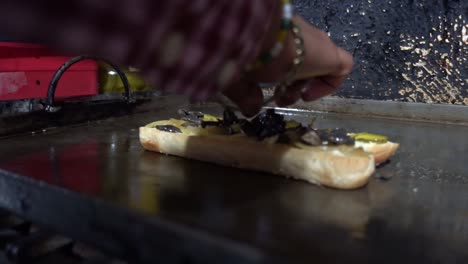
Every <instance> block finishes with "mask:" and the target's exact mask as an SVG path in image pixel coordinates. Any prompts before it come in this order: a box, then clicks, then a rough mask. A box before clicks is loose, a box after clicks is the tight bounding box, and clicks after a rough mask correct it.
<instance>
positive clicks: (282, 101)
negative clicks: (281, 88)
mask: <svg viewBox="0 0 468 264" xmlns="http://www.w3.org/2000/svg"><path fill="white" fill-rule="evenodd" d="M307 82H308V81H305V80H301V81H296V82H294V83H293V84H292V85H291V86H289V87H288V90H287V92H286V93H285V94H282V95H280V94H278V91H275V93H276V94H275V95H274V96H275V97H276V104H277V105H278V106H280V107H281V106H288V105H291V104H293V103H295V102H296V101H297V100H299V99H300V98H301V96H302V90H303V89H304V86H305V85H306V84H307Z"/></svg>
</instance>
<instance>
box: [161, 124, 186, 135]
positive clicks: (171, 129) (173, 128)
mask: <svg viewBox="0 0 468 264" xmlns="http://www.w3.org/2000/svg"><path fill="white" fill-rule="evenodd" d="M156 129H158V130H161V131H164V132H171V133H182V130H180V128H178V127H176V126H173V125H161V126H156Z"/></svg>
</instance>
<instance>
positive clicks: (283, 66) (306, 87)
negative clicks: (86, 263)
mask: <svg viewBox="0 0 468 264" xmlns="http://www.w3.org/2000/svg"><path fill="white" fill-rule="evenodd" d="M293 21H294V23H295V24H296V25H297V26H298V27H299V28H300V29H301V32H302V37H303V40H304V50H305V57H304V62H303V64H302V66H301V67H300V69H299V71H298V72H297V74H296V76H295V78H294V79H295V82H294V83H293V84H292V85H291V86H289V87H288V89H287V91H286V93H284V94H282V95H275V96H276V98H275V101H276V104H277V105H278V106H287V105H291V104H293V103H295V102H296V101H297V100H299V99H302V100H304V101H312V100H316V99H319V98H321V97H323V96H326V95H329V94H331V93H333V92H334V91H335V90H336V89H337V88H338V87H339V86H340V85H341V84H342V83H343V81H344V80H345V79H346V78H347V76H348V74H349V73H350V72H351V70H352V67H353V58H352V56H351V54H350V53H348V52H347V51H345V50H343V49H341V48H339V47H337V46H336V45H335V44H334V43H333V41H332V40H331V39H330V38H329V37H328V35H327V34H326V33H325V32H323V31H321V30H319V29H317V28H315V27H314V26H312V25H310V24H309V23H307V22H306V21H304V20H303V19H302V18H301V17H299V16H296V17H294V19H293ZM272 28H278V25H277V24H275V23H272ZM271 33H272V34H275V31H274V30H271ZM265 41H266V42H269V44H267V45H266V46H268V45H270V46H271V45H273V44H272V43H274V38H272V37H267V38H266V40H265ZM294 57H295V48H294V43H293V39H292V36H290V37H289V39H288V41H287V43H286V45H285V48H284V50H283V52H282V53H281V54H280V55H279V56H278V57H277V58H275V59H274V60H273V61H272V62H270V64H268V65H267V66H266V67H265V68H264V69H262V70H261V71H259V72H256V73H255V74H253V75H252V76H250V77H251V78H249V79H248V80H242V81H240V82H238V83H236V84H234V85H232V86H230V87H228V88H227V89H226V90H225V91H224V94H225V95H226V96H227V97H228V98H230V99H231V100H232V101H233V102H234V103H236V104H237V105H238V106H239V108H240V109H241V111H242V112H243V113H244V114H245V115H247V116H252V115H255V114H256V113H258V111H259V110H260V108H261V106H262V103H263V93H262V91H261V89H260V87H259V86H258V84H257V83H259V82H266V83H268V82H277V81H280V80H281V79H282V78H283V76H284V75H285V74H286V73H287V72H288V71H289V69H290V64H291V62H292V60H293V59H294Z"/></svg>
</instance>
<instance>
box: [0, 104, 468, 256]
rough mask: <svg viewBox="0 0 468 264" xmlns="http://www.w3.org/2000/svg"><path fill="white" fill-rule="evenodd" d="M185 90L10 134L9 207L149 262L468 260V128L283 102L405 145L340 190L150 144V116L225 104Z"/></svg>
mask: <svg viewBox="0 0 468 264" xmlns="http://www.w3.org/2000/svg"><path fill="white" fill-rule="evenodd" d="M175 102H179V101H171V100H170V99H168V100H166V104H167V105H166V106H167V107H166V106H161V105H160V107H159V108H158V110H154V111H150V112H146V113H138V114H132V115H129V116H125V117H121V118H114V119H108V120H105V121H99V122H93V123H89V124H86V125H78V126H73V127H64V128H57V129H51V130H47V131H44V132H38V133H35V134H31V133H28V134H25V135H18V136H14V137H9V138H4V139H1V140H0V169H1V170H2V171H0V174H1V175H0V176H1V177H0V206H1V207H4V208H7V209H9V210H12V211H14V212H16V213H18V214H20V215H22V216H25V217H27V218H30V219H33V220H35V221H38V222H40V223H42V224H44V225H46V226H48V227H50V228H52V229H57V230H58V231H61V232H64V233H67V234H68V235H71V236H72V237H74V238H77V239H81V240H84V241H88V242H92V243H94V244H95V245H99V246H101V247H104V248H105V249H106V250H107V251H109V252H111V253H114V254H120V255H122V256H124V257H129V256H131V257H132V258H133V259H138V260H140V261H141V262H147V263H151V260H153V261H154V260H155V259H156V258H157V259H159V260H164V261H163V262H162V263H204V262H205V261H215V262H219V261H220V260H223V261H222V262H226V263H228V261H231V263H240V262H246V263H273V262H272V261H273V260H274V261H278V262H282V261H284V262H288V263H293V262H298V263H310V262H311V261H318V262H327V263H338V262H344V261H346V262H347V263H349V262H351V263H374V262H376V261H378V262H379V263H394V262H396V261H402V260H403V261H405V262H406V261H408V262H409V261H420V262H424V263H441V262H443V263H466V261H467V260H468V252H467V251H466V245H468V163H467V161H468V160H467V153H468V136H467V135H468V127H467V126H462V125H448V124H435V123H422V122H411V121H398V120H389V119H377V118H365V117H359V116H353V115H346V114H332V113H321V112H311V111H293V110H290V111H289V110H281V109H280V110H279V111H280V112H283V113H285V114H287V115H288V116H290V117H291V118H295V119H298V120H301V121H303V122H309V121H310V120H311V119H312V118H315V119H316V121H315V124H316V125H317V126H318V127H323V128H327V127H328V128H332V127H344V128H346V129H348V130H350V131H368V132H375V133H382V134H385V135H388V136H389V137H390V139H391V140H393V141H397V142H400V143H401V147H400V149H399V150H398V152H397V154H396V156H395V157H394V158H392V160H391V162H390V163H388V164H385V165H383V166H381V167H379V169H378V170H377V172H376V174H375V176H374V177H373V179H372V180H371V181H370V183H369V184H368V185H367V186H366V187H365V188H361V189H359V190H354V191H341V190H333V189H328V188H323V187H319V186H315V185H311V184H308V183H305V182H301V181H295V180H288V179H285V178H282V177H279V176H274V175H269V174H266V173H259V172H253V171H244V170H240V169H234V168H227V167H222V166H217V165H214V164H209V163H204V162H198V161H192V160H187V159H183V158H179V157H173V156H167V155H161V154H157V153H150V152H147V151H144V150H143V149H142V148H141V146H140V145H139V141H138V127H139V126H141V125H144V124H147V123H149V122H151V121H154V120H157V119H161V118H169V117H173V116H174V115H176V110H177V108H179V107H186V108H188V109H193V110H201V111H205V112H208V113H213V114H219V113H221V109H220V108H219V107H218V106H216V105H210V104H207V105H202V106H200V105H197V106H195V105H184V104H179V103H175ZM175 238H177V239H175ZM183 261H187V262H183ZM215 262H213V263H215ZM205 263H206V262H205Z"/></svg>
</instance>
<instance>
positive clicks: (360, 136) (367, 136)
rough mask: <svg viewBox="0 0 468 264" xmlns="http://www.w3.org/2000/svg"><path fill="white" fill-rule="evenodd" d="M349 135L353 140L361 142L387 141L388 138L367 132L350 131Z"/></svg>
mask: <svg viewBox="0 0 468 264" xmlns="http://www.w3.org/2000/svg"><path fill="white" fill-rule="evenodd" d="M349 136H350V137H352V138H354V140H356V141H362V142H374V143H387V141H388V138H387V137H386V136H382V135H377V134H371V133H367V132H363V133H350V134H349Z"/></svg>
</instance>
